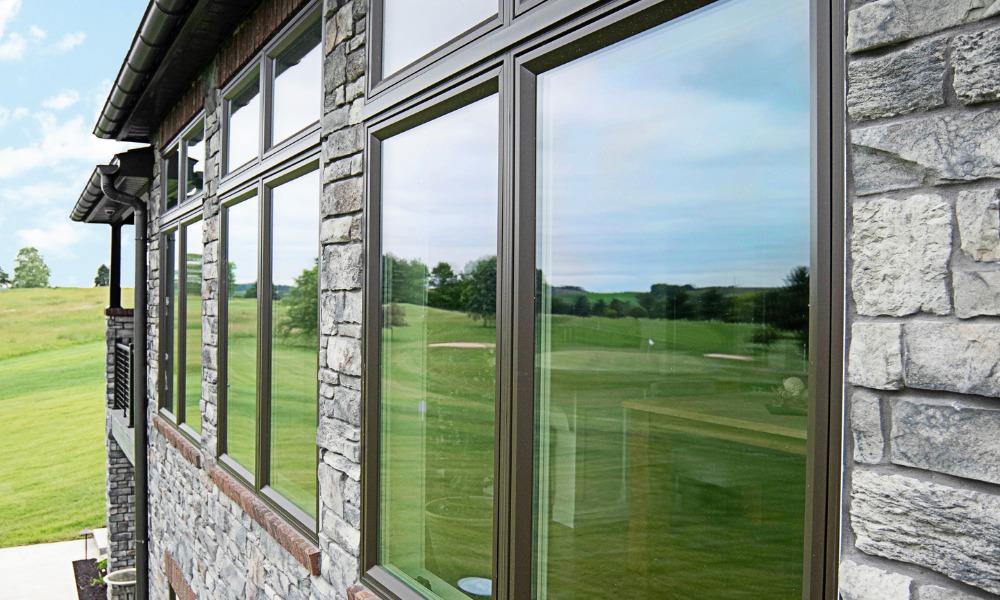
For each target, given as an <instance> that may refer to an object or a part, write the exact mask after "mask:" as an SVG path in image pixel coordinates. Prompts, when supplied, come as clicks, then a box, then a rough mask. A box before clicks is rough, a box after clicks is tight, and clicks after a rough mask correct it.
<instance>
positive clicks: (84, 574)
mask: <svg viewBox="0 0 1000 600" xmlns="http://www.w3.org/2000/svg"><path fill="white" fill-rule="evenodd" d="M100 573H101V572H100V570H99V569H98V568H97V561H96V560H94V559H92V558H91V559H88V560H74V561H73V574H74V575H75V576H76V595H77V596H79V598H80V600H105V599H106V598H107V597H108V586H106V585H100V584H94V580H95V579H97V578H98V577H99V576H100Z"/></svg>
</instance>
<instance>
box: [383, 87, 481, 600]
mask: <svg viewBox="0 0 1000 600" xmlns="http://www.w3.org/2000/svg"><path fill="white" fill-rule="evenodd" d="M498 123H499V105H498V101H497V98H496V96H493V97H490V98H487V99H484V100H480V101H478V102H476V103H474V104H472V105H470V106H467V107H465V108H462V109H459V110H457V111H455V112H453V113H450V114H448V115H445V116H443V117H439V118H437V119H435V120H433V121H430V122H428V123H425V124H423V125H420V126H418V127H416V128H414V129H411V130H410V131H407V132H405V133H402V134H399V135H397V136H395V137H392V138H390V139H388V140H386V141H384V142H383V143H382V160H383V169H382V211H383V212H382V315H383V319H382V329H381V339H382V363H381V371H382V372H381V383H380V389H381V400H380V402H381V414H382V440H383V442H382V446H381V457H380V460H381V465H382V467H381V474H382V475H381V478H380V492H381V505H380V519H381V520H380V526H379V539H380V549H381V559H380V560H381V562H382V564H384V565H386V566H387V567H389V568H390V569H391V570H392V571H393V572H394V573H396V574H397V575H399V576H400V577H402V578H404V579H405V580H407V581H409V582H410V583H411V585H414V586H420V585H422V586H425V587H427V588H428V589H430V590H432V591H433V592H434V593H436V594H438V595H440V596H442V597H445V598H450V597H464V596H463V595H462V594H461V592H459V589H460V588H461V587H462V584H461V582H462V581H463V580H465V579H468V578H471V579H485V580H487V581H488V580H489V578H490V574H491V572H492V562H491V557H492V539H493V516H492V515H493V490H494V485H493V462H494V460H493V459H494V454H493V438H494V431H495V429H494V414H495V403H494V396H495V390H496V386H495V383H494V380H495V374H496V288H497V233H496V232H497V210H498V204H497V202H498V191H497V177H498V173H497V159H498V146H499V131H498Z"/></svg>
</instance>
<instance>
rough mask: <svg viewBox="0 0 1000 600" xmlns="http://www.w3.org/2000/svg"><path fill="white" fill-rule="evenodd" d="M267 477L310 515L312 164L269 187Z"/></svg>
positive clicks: (315, 334)
mask: <svg viewBox="0 0 1000 600" xmlns="http://www.w3.org/2000/svg"><path fill="white" fill-rule="evenodd" d="M271 203H272V215H273V216H272V221H273V228H272V232H273V236H274V238H273V240H274V242H273V244H272V247H273V250H272V258H271V269H272V273H271V274H272V283H273V288H272V289H273V290H274V292H273V297H272V303H271V311H272V312H271V315H272V319H271V322H272V331H271V481H270V485H271V487H273V488H274V489H275V490H277V491H278V492H280V493H281V494H282V495H283V496H285V497H286V498H288V499H289V500H291V501H292V502H294V503H295V504H296V505H297V506H298V507H299V508H301V509H302V510H304V511H305V512H306V513H308V514H309V515H311V516H312V517H314V518H315V517H316V458H317V454H316V414H317V413H316V402H317V385H318V383H317V368H318V364H317V352H318V349H319V287H318V283H319V281H318V266H317V265H318V264H319V263H318V260H319V171H312V172H311V173H308V174H306V175H303V176H301V177H299V178H297V179H293V180H292V181H289V182H287V183H284V184H282V185H280V186H278V187H276V188H275V189H274V190H273V191H272V192H271Z"/></svg>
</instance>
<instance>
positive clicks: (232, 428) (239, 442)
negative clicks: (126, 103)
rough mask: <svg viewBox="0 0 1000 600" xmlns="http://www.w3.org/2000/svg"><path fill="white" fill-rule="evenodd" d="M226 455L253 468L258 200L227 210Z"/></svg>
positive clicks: (244, 202) (249, 200)
mask: <svg viewBox="0 0 1000 600" xmlns="http://www.w3.org/2000/svg"><path fill="white" fill-rule="evenodd" d="M226 214H227V215H228V222H227V234H226V251H227V256H228V258H229V265H228V270H227V272H228V275H227V278H228V286H227V287H228V294H227V295H228V297H227V298H226V307H227V317H228V322H227V323H226V336H227V337H226V359H227V362H226V365H227V367H226V369H227V377H228V379H227V381H226V418H227V421H226V439H227V449H226V453H227V454H228V455H229V456H230V457H231V458H233V459H234V460H236V461H237V462H239V463H240V464H241V465H243V466H244V467H245V468H246V469H248V470H249V471H250V472H253V471H254V464H255V463H254V461H255V456H256V448H257V445H256V441H255V440H256V439H257V235H258V228H257V220H258V219H257V199H256V198H249V199H247V200H244V201H242V202H240V203H239V204H236V205H233V206H230V207H229V208H228V209H226Z"/></svg>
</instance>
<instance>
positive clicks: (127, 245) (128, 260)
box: [121, 225, 135, 308]
mask: <svg viewBox="0 0 1000 600" xmlns="http://www.w3.org/2000/svg"><path fill="white" fill-rule="evenodd" d="M121 239H122V249H121V251H122V262H121V278H122V279H121V286H122V308H133V307H134V306H135V226H134V225H122V233H121Z"/></svg>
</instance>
